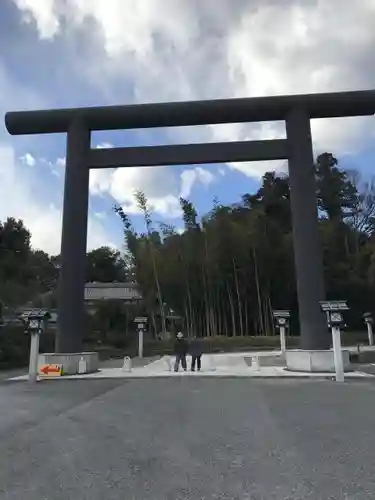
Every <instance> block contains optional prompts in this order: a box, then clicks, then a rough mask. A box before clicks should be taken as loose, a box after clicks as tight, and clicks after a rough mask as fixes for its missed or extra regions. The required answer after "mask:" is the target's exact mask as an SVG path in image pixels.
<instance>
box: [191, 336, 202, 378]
mask: <svg viewBox="0 0 375 500" xmlns="http://www.w3.org/2000/svg"><path fill="white" fill-rule="evenodd" d="M189 352H190V354H191V371H192V372H195V365H197V371H198V372H200V371H201V358H202V344H201V342H200V341H199V340H198V339H197V337H194V338H193V340H192V341H191V342H190V346H189Z"/></svg>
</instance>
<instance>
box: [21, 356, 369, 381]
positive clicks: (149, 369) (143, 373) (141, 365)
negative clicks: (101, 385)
mask: <svg viewBox="0 0 375 500" xmlns="http://www.w3.org/2000/svg"><path fill="white" fill-rule="evenodd" d="M273 353H274V354H280V352H279V351H273ZM254 355H258V356H269V355H270V351H268V352H265V351H262V352H259V353H254V352H249V353H223V354H214V355H204V356H203V357H202V370H201V372H199V373H197V372H191V371H190V370H188V371H187V372H184V371H183V370H182V369H181V368H180V371H179V372H177V373H175V372H174V371H173V363H174V357H171V356H164V357H162V358H161V359H157V360H155V361H152V360H150V359H149V360H148V361H144V362H143V360H139V359H138V360H135V362H133V368H132V370H131V371H130V372H129V371H124V370H123V369H122V360H115V363H113V362H112V363H111V364H107V365H104V367H102V368H101V369H100V370H99V371H98V372H96V373H90V374H82V375H71V376H64V377H61V378H60V377H59V378H54V379H53V380H62V379H103V378H104V379H107V378H108V379H111V378H113V379H118V378H160V377H162V378H165V377H181V376H184V377H255V378H259V377H262V378H263V377H266V378H268V377H272V378H275V377H283V378H285V377H288V378H290V377H297V378H301V377H312V378H316V377H325V378H333V377H334V374H333V373H303V372H302V373H301V372H290V371H288V370H286V369H285V368H284V367H283V366H261V367H260V369H256V368H255V367H253V366H252V364H251V362H250V363H249V359H250V358H251V357H252V356H254ZM187 363H188V367H189V366H190V364H191V360H190V357H189V356H188V357H187ZM373 376H374V375H373V374H371V373H369V372H367V373H365V372H362V371H359V370H357V371H354V372H350V373H347V374H345V377H346V378H362V377H373ZM26 378H27V376H26V375H23V376H17V377H14V378H12V380H25V379H26Z"/></svg>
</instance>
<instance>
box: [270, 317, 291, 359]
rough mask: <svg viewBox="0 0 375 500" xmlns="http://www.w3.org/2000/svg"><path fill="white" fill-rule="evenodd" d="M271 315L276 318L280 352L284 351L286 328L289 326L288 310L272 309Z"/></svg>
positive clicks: (283, 353) (283, 352)
mask: <svg viewBox="0 0 375 500" xmlns="http://www.w3.org/2000/svg"><path fill="white" fill-rule="evenodd" d="M273 317H274V318H275V320H276V327H277V328H278V329H279V331H280V348H281V354H282V355H283V356H285V353H286V335H285V333H286V328H287V327H288V326H289V319H290V312H289V311H273Z"/></svg>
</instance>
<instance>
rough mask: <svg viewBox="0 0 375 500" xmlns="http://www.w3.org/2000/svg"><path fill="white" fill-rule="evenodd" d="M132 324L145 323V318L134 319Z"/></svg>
mask: <svg viewBox="0 0 375 500" xmlns="http://www.w3.org/2000/svg"><path fill="white" fill-rule="evenodd" d="M134 323H147V318H145V317H143V316H139V317H138V318H135V320H134Z"/></svg>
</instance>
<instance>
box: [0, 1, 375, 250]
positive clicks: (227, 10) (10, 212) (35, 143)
mask: <svg viewBox="0 0 375 500" xmlns="http://www.w3.org/2000/svg"><path fill="white" fill-rule="evenodd" d="M374 27H375V0H360V1H357V2H353V1H352V0H0V42H1V45H0V46H1V50H0V113H1V116H3V115H4V113H5V112H6V111H10V110H17V109H38V108H53V107H74V106H86V105H106V104H126V103H134V102H137V103H141V102H152V101H174V100H193V99H213V98H223V97H245V96H261V95H277V94H289V93H307V92H328V91H341V90H360V89H370V88H375V55H374V47H375V29H374ZM312 129H313V140H314V147H315V152H316V153H318V152H319V151H323V150H328V151H331V152H333V153H334V154H335V155H336V156H337V157H338V158H339V159H340V161H341V162H342V164H343V165H344V166H348V167H351V168H353V167H356V168H359V169H360V170H361V171H362V172H363V175H364V176H365V177H366V176H370V175H371V172H372V171H373V167H374V164H375V163H374V159H375V142H374V135H375V118H373V117H370V118H351V119H335V120H329V121H327V120H315V121H313V123H312ZM283 136H284V129H283V127H282V126H281V125H280V124H276V123H263V124H262V125H256V124H255V125H230V126H229V125H227V126H213V127H197V128H195V129H192V128H182V129H179V130H173V129H167V130H156V131H155V130H151V131H143V130H140V131H131V132H115V133H114V132H111V133H106V132H101V133H95V134H93V138H92V144H93V146H101V145H104V144H110V145H115V146H120V145H122V146H126V145H151V144H166V143H183V142H189V141H190V142H192V141H193V142H203V141H218V140H244V139H248V138H250V139H251V138H254V139H263V138H274V137H283ZM64 157H65V139H64V136H62V135H55V136H41V137H38V136H28V137H10V136H9V135H8V134H7V132H6V130H5V127H4V124H3V119H2V123H1V122H0V220H4V219H5V218H6V217H7V216H14V217H19V218H22V219H23V220H24V222H25V224H26V225H27V226H28V228H29V229H30V230H31V232H32V244H33V246H34V247H35V248H42V249H44V250H46V251H48V252H51V253H58V252H59V249H60V231H61V207H62V190H63V179H64ZM280 167H282V165H279V164H272V163H261V164H258V163H249V164H232V165H222V166H218V165H206V166H200V167H198V166H197V167H195V166H180V167H165V168H163V167H159V168H152V167H150V168H142V169H138V168H136V167H132V168H128V169H118V170H100V171H93V172H91V175H90V191H91V197H90V214H89V232H88V247H89V248H94V247H97V246H100V245H103V244H110V245H116V246H118V247H121V246H122V232H121V226H120V224H119V221H118V220H117V218H116V217H115V215H114V214H113V212H112V206H113V204H114V203H115V202H116V203H120V204H121V205H123V206H124V209H125V210H126V211H127V212H128V213H129V214H131V215H132V218H133V221H134V224H135V226H136V227H137V228H140V227H141V225H140V224H141V221H140V216H139V215H137V213H136V212H137V209H136V207H135V206H134V201H133V192H134V190H135V189H142V190H144V192H145V193H146V195H147V197H148V199H149V200H150V202H151V203H152V206H153V208H154V220H155V221H156V222H157V221H167V222H168V223H171V224H174V225H175V226H176V227H177V228H179V227H181V226H182V222H181V220H180V218H179V207H178V198H179V196H184V197H189V198H190V199H191V200H192V201H194V203H195V204H196V206H197V207H198V209H199V211H200V212H201V213H204V212H205V211H207V210H208V209H209V207H210V205H211V203H212V199H213V198H214V197H217V198H218V199H219V200H220V201H221V202H224V203H225V202H233V201H237V200H238V198H239V196H240V195H241V194H243V193H245V192H249V191H252V190H254V189H256V188H257V186H258V183H259V178H260V176H261V175H262V174H263V173H264V172H265V170H267V169H277V168H280ZM374 173H375V172H374Z"/></svg>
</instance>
